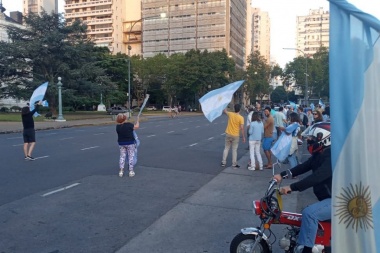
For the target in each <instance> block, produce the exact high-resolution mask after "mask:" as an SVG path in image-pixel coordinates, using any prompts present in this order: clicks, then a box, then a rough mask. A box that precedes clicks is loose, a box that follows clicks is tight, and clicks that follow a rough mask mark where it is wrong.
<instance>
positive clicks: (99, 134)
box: [94, 133, 104, 135]
mask: <svg viewBox="0 0 380 253" xmlns="http://www.w3.org/2000/svg"><path fill="white" fill-rule="evenodd" d="M101 134H104V133H98V134H94V135H101Z"/></svg>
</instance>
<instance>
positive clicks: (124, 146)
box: [116, 113, 139, 177]
mask: <svg viewBox="0 0 380 253" xmlns="http://www.w3.org/2000/svg"><path fill="white" fill-rule="evenodd" d="M116 123H117V125H116V133H117V142H118V144H119V149H120V159H119V167H120V171H119V177H122V176H123V175H124V166H125V160H126V157H127V154H128V167H129V176H130V177H133V176H134V175H135V172H134V170H133V166H134V158H135V155H136V145H137V143H136V139H135V136H134V134H133V131H134V130H136V129H138V128H139V119H138V118H137V121H136V123H135V124H133V123H131V122H128V120H127V116H126V115H125V114H122V113H119V114H118V115H117V117H116Z"/></svg>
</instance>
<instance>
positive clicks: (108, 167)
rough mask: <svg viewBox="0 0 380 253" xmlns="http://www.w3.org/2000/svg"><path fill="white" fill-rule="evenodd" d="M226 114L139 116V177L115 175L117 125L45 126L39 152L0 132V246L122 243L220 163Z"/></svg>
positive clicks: (75, 248) (47, 248) (67, 248)
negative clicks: (28, 151) (26, 151)
mask: <svg viewBox="0 0 380 253" xmlns="http://www.w3.org/2000/svg"><path fill="white" fill-rule="evenodd" d="M226 120H227V118H226V116H224V115H223V116H222V117H220V118H218V119H217V120H215V121H214V122H213V123H209V122H208V121H207V120H206V119H205V118H204V117H203V116H191V117H186V116H184V117H179V118H175V119H168V118H159V119H152V120H149V121H147V122H143V123H141V125H140V129H139V130H138V132H137V133H138V136H139V138H140V140H141V146H140V147H139V151H138V166H137V168H136V169H135V171H136V176H135V177H134V178H128V177H123V178H119V177H118V176H117V175H118V156H119V151H118V146H117V142H116V139H117V136H116V133H115V126H114V125H109V126H91V127H77V128H65V129H54V130H46V131H38V132H37V134H36V136H37V144H36V148H35V151H34V153H33V156H34V157H35V158H37V159H36V160H35V161H25V160H24V156H23V152H22V137H21V134H20V133H16V134H4V135H0V159H1V167H0V173H1V177H0V224H1V226H0V252H2V253H18V252H30V253H34V252H35V253H45V252H46V253H50V252H55V253H58V252H59V253H61V252H116V251H117V250H119V249H120V248H121V247H122V246H123V245H125V244H126V243H127V242H128V241H130V240H131V239H132V238H134V237H135V236H137V235H138V234H139V233H141V232H142V231H144V230H146V229H147V228H148V227H149V226H151V225H152V224H153V223H154V222H155V221H156V220H157V219H159V218H160V217H162V216H163V215H165V214H166V213H167V212H169V211H170V210H171V209H172V208H173V207H175V206H177V205H178V204H179V203H181V202H182V201H184V200H185V199H187V198H188V197H189V196H191V195H192V194H194V192H196V191H197V190H199V189H200V188H201V187H202V186H204V185H205V184H206V183H208V182H210V180H212V179H213V178H214V177H215V176H216V175H218V174H219V173H220V172H221V171H222V168H221V167H220V161H221V156H222V151H223V147H224V130H225V126H226ZM246 145H247V144H244V145H243V144H241V145H240V147H239V150H238V157H239V158H240V157H242V155H244V154H245V153H246V152H247V151H246V150H245V147H246ZM228 161H229V164H227V166H230V165H231V164H230V162H231V156H229V158H228ZM247 201H250V200H247ZM188 252H191V251H188Z"/></svg>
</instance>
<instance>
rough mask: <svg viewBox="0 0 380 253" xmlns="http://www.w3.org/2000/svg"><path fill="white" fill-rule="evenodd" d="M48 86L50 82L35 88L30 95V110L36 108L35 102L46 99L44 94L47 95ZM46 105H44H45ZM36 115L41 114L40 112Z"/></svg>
mask: <svg viewBox="0 0 380 253" xmlns="http://www.w3.org/2000/svg"><path fill="white" fill-rule="evenodd" d="M47 86H48V82H46V83H43V84H41V85H40V86H38V87H37V89H35V90H34V91H33V94H32V96H31V97H30V100H29V104H30V110H31V111H33V110H34V103H35V102H37V101H40V100H43V99H44V96H45V93H46V89H47ZM45 105H46V102H45ZM45 105H44V106H45ZM46 106H47V105H46ZM34 116H35V117H36V116H39V114H38V113H35V114H34Z"/></svg>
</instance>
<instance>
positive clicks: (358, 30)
mask: <svg viewBox="0 0 380 253" xmlns="http://www.w3.org/2000/svg"><path fill="white" fill-rule="evenodd" d="M379 32H380V21H379V20H378V19H376V18H375V17H373V16H371V15H368V14H366V13H363V12H362V11H360V10H358V9H357V8H356V7H354V6H353V5H351V4H349V3H347V2H346V1H345V0H330V97H331V98H332V99H331V103H330V104H331V129H332V133H331V136H332V137H331V138H332V169H333V188H332V229H333V230H332V249H333V251H334V252H347V253H356V252H368V253H380V183H379V180H380V168H379V166H380V156H379V155H378V153H379V150H380V134H379V123H380V118H379V116H380V100H379V97H380V34H379ZM347 112H349V113H347Z"/></svg>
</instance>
